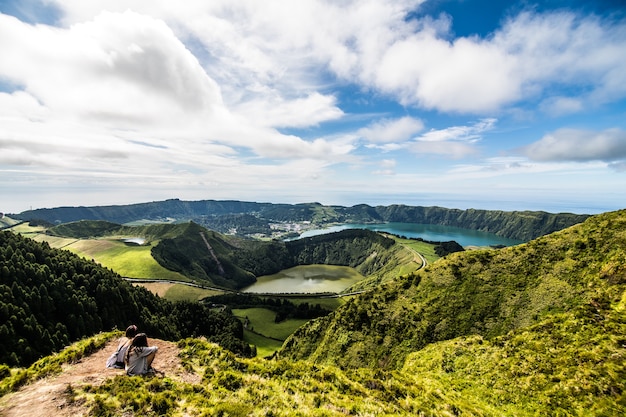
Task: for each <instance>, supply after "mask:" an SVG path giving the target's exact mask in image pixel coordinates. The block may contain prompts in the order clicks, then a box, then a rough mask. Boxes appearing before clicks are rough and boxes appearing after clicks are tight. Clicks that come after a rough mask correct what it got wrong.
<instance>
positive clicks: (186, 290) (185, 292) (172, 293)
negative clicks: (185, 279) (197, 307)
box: [163, 284, 222, 301]
mask: <svg viewBox="0 0 626 417" xmlns="http://www.w3.org/2000/svg"><path fill="white" fill-rule="evenodd" d="M219 294H222V292H221V291H214V290H205V289H202V288H197V287H190V286H189V285H183V284H172V286H171V287H170V288H169V289H168V290H167V291H166V292H165V295H164V296H163V298H165V299H167V300H170V301H199V300H202V299H203V298H206V297H210V296H212V295H219Z"/></svg>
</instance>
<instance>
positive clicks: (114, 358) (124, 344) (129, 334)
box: [106, 324, 137, 369]
mask: <svg viewBox="0 0 626 417" xmlns="http://www.w3.org/2000/svg"><path fill="white" fill-rule="evenodd" d="M136 335H137V326H135V325H134V324H131V325H130V326H128V327H127V328H126V333H125V334H124V336H122V337H120V340H119V342H118V344H117V350H116V351H115V352H114V353H113V354H112V355H111V356H109V359H107V363H106V367H107V368H114V369H124V356H125V355H126V351H127V350H128V346H130V343H131V342H132V341H133V337H135V336H136Z"/></svg>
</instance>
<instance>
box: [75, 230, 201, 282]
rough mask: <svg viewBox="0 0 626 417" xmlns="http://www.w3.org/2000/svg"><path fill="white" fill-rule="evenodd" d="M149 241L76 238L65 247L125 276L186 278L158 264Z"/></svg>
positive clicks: (185, 279) (179, 279)
mask: <svg viewBox="0 0 626 417" xmlns="http://www.w3.org/2000/svg"><path fill="white" fill-rule="evenodd" d="M151 248H152V245H144V246H133V245H126V244H125V243H124V242H121V241H118V240H109V239H90V240H79V241H78V242H76V243H73V244H71V245H69V246H67V247H66V249H68V250H70V251H72V252H74V253H76V254H77V255H79V256H82V257H84V258H87V259H94V260H95V261H96V262H98V263H100V264H101V265H103V266H105V267H107V268H110V269H112V270H114V271H115V272H117V273H118V274H120V275H122V276H124V277H130V278H155V279H167V280H175V281H189V279H188V278H186V277H185V276H184V275H182V274H179V273H177V272H174V271H169V270H167V269H165V268H163V267H162V266H161V265H159V264H158V263H157V262H156V261H155V260H154V258H153V257H152V254H151V253H150V249H151Z"/></svg>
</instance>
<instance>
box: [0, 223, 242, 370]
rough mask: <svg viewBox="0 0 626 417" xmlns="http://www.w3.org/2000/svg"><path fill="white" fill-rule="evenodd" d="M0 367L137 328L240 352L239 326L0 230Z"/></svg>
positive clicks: (229, 318)
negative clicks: (202, 338) (202, 337)
mask: <svg viewBox="0 0 626 417" xmlns="http://www.w3.org/2000/svg"><path fill="white" fill-rule="evenodd" d="M0 323H2V324H1V325H0V340H1V342H0V363H6V364H10V365H18V364H19V365H27V364H30V363H32V362H33V361H35V360H37V359H39V358H41V357H42V356H44V355H47V354H49V353H51V352H53V351H55V350H59V349H60V348H62V347H64V346H66V345H67V344H68V343H69V342H72V341H76V340H79V339H81V338H83V337H85V336H88V335H92V334H95V333H98V332H100V331H106V330H111V329H114V328H118V329H122V328H126V326H128V325H129V324H131V323H135V324H137V325H138V326H139V327H140V328H141V329H142V330H143V331H145V332H147V333H149V334H150V335H153V336H155V337H160V338H165V339H170V340H171V339H179V338H180V337H187V336H200V335H205V336H207V337H208V338H209V339H211V340H213V341H215V342H218V343H220V344H222V345H223V346H227V347H228V348H229V349H232V350H234V351H237V352H241V353H242V354H250V352H251V351H250V347H249V346H248V345H246V344H245V343H243V341H242V338H243V329H242V326H241V323H239V321H238V320H236V319H235V318H233V317H232V316H230V315H228V314H224V313H219V312H215V311H211V310H209V309H208V308H206V307H204V306H202V305H200V304H198V303H176V304H172V303H169V302H167V301H165V300H162V299H160V298H158V297H156V296H155V295H153V294H152V293H150V292H149V291H147V290H145V289H144V288H140V287H134V286H132V285H131V284H129V283H127V282H126V281H124V280H122V279H121V277H120V276H119V275H117V274H115V273H113V272H112V271H110V270H108V269H105V268H102V267H101V266H99V265H97V264H96V263H94V262H90V261H86V260H84V259H82V258H80V257H78V256H76V255H74V254H72V253H70V252H68V251H63V250H57V249H52V248H50V247H49V246H48V245H47V244H45V243H38V242H35V241H33V240H31V239H27V238H24V237H22V236H21V235H18V234H15V233H11V232H4V231H3V232H0Z"/></svg>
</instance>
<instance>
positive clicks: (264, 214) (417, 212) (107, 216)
mask: <svg viewBox="0 0 626 417" xmlns="http://www.w3.org/2000/svg"><path fill="white" fill-rule="evenodd" d="M9 216H10V217H13V218H15V219H20V220H27V221H35V220H37V221H45V222H48V223H52V224H59V223H67V222H71V221H77V220H106V221H110V222H113V223H120V224H125V223H129V222H134V221H139V220H150V221H161V222H163V221H174V220H179V221H181V220H183V221H187V220H193V221H194V222H196V223H198V224H201V225H203V226H205V227H207V228H210V229H213V230H216V231H219V232H222V233H225V232H227V231H228V230H229V229H232V228H233V226H236V225H238V224H239V223H238V220H242V221H244V220H245V221H246V222H247V223H248V226H247V228H246V232H247V233H254V232H263V233H268V232H269V231H270V230H271V226H270V224H271V223H280V222H310V223H313V224H320V225H321V224H330V223H350V222H352V223H376V222H379V223H380V222H405V223H422V224H439V225H445V226H455V227H461V228H465V229H471V230H478V231H483V232H488V233H494V234H497V235H498V236H502V237H506V238H511V239H517V240H523V241H527V240H530V239H534V238H536V237H538V236H542V235H545V234H548V233H552V232H554V231H556V230H560V229H562V228H564V227H568V226H571V225H573V224H576V223H580V222H581V221H584V220H585V219H586V218H588V217H589V216H588V215H584V214H573V213H547V212H544V211H502V210H479V209H467V210H460V209H448V208H443V207H437V206H431V207H424V206H407V205H401V204H394V205H390V206H369V205H367V204H358V205H355V206H352V207H344V206H337V205H332V206H325V205H322V204H320V203H300V204H274V203H256V202H245V201H237V200H221V201H220V200H199V201H183V200H179V199H170V200H164V201H155V202H149V203H137V204H129V205H117V206H92V207H57V208H45V209H35V210H27V211H24V212H22V213H19V214H11V215H9Z"/></svg>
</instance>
